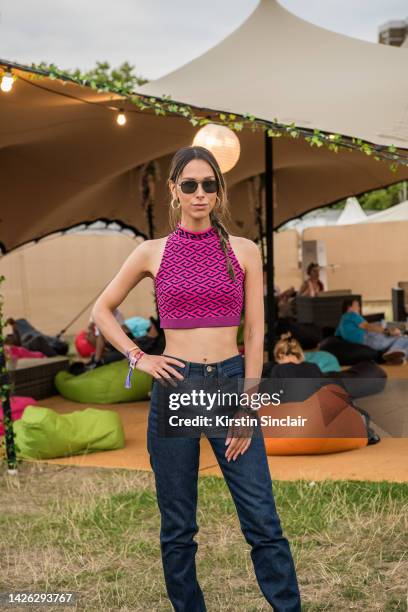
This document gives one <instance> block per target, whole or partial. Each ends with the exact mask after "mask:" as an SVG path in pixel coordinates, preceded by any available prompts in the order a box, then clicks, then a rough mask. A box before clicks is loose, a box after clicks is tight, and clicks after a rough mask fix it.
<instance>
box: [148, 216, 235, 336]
mask: <svg viewBox="0 0 408 612" xmlns="http://www.w3.org/2000/svg"><path fill="white" fill-rule="evenodd" d="M227 250H228V254H229V257H230V261H231V264H232V267H233V269H234V273H235V281H233V280H232V279H231V278H230V277H229V274H228V268H227V259H226V257H225V254H224V253H223V251H222V249H221V245H220V241H219V238H218V234H217V232H216V230H215V229H214V228H213V227H210V228H208V229H206V230H203V231H201V232H193V231H191V230H187V229H186V228H184V227H182V226H181V225H180V224H179V223H178V224H177V227H176V229H175V230H174V231H173V232H172V233H171V234H169V236H168V238H167V241H166V245H165V248H164V252H163V257H162V260H161V262H160V267H159V270H158V272H157V275H156V278H155V289H156V299H157V306H158V310H159V317H160V326H161V327H162V328H163V329H168V328H192V327H224V326H235V325H239V324H240V320H241V313H242V308H243V304H244V277H245V273H244V271H243V270H242V268H241V266H240V264H239V262H238V260H237V258H236V256H235V253H234V251H233V249H232V247H231V245H230V242H229V241H228V242H227Z"/></svg>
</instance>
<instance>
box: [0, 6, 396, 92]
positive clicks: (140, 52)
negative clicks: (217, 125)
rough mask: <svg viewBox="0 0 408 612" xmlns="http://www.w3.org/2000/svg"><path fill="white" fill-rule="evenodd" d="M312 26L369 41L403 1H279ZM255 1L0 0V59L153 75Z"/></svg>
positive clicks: (207, 41) (242, 16) (185, 57)
mask: <svg viewBox="0 0 408 612" xmlns="http://www.w3.org/2000/svg"><path fill="white" fill-rule="evenodd" d="M279 3H280V4H281V5H282V6H284V7H285V8H286V9H288V10H289V11H291V12H292V13H294V14H295V15H298V16H299V17H301V18H302V19H305V20H307V21H310V22H312V23H314V24H316V25H319V26H321V27H324V28H327V29H329V30H333V31H335V32H339V33H342V34H346V35H348V36H353V37H356V38H360V39H363V40H367V41H371V42H373V43H375V42H377V38H378V27H379V26H380V25H382V24H383V23H384V22H386V21H389V20H391V19H392V20H394V19H408V2H407V0H279ZM257 4H258V0H206V1H205V2H192V0H171V2H170V1H169V0H116V2H112V0H86V1H85V0H17V1H16V0H0V58H1V59H8V60H13V61H15V62H18V63H22V64H31V62H35V63H39V62H41V61H45V62H47V63H54V64H57V66H59V67H60V68H62V69H73V68H80V69H81V70H86V69H89V68H92V67H93V66H94V65H95V63H96V61H105V60H106V61H108V62H109V63H110V65H111V66H112V67H116V66H119V65H120V64H121V63H122V62H124V61H128V62H129V63H130V64H132V65H134V66H135V73H136V74H138V75H140V76H143V77H144V78H146V79H149V80H150V79H156V78H159V77H161V76H163V75H165V74H167V73H168V72H171V71H172V70H175V69H176V68H178V67H179V66H181V65H183V64H185V63H187V62H188V61H190V60H192V59H194V58H195V57H197V56H199V55H201V54H202V53H204V52H205V51H207V50H208V49H210V48H211V47H212V46H214V45H216V44H217V43H218V42H219V41H221V40H222V39H223V38H225V37H226V36H228V34H230V33H231V32H232V31H233V30H235V29H236V28H237V27H238V26H239V25H240V24H241V23H242V22H243V21H245V20H246V18H247V17H248V16H249V15H250V14H251V13H252V11H253V10H254V8H255V7H256V6H257Z"/></svg>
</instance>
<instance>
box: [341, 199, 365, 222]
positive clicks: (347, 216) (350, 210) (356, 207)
mask: <svg viewBox="0 0 408 612" xmlns="http://www.w3.org/2000/svg"><path fill="white" fill-rule="evenodd" d="M366 218H367V215H366V214H365V212H364V210H363V209H362V208H361V206H360V202H359V201H358V200H357V198H347V202H346V205H345V207H344V208H343V210H342V212H341V215H340V216H339V218H338V219H337V221H336V225H351V224H353V223H360V222H362V221H365V220H366Z"/></svg>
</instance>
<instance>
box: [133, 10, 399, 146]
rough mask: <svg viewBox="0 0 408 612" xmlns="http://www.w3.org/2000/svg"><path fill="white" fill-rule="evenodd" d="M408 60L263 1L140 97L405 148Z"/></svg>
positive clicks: (142, 90)
mask: <svg viewBox="0 0 408 612" xmlns="http://www.w3.org/2000/svg"><path fill="white" fill-rule="evenodd" d="M406 59H407V58H406V56H405V53H401V50H400V48H396V47H392V46H387V45H378V44H374V43H370V42H365V41H361V40H357V39H354V38H350V37H348V36H344V35H342V34H337V33H334V32H331V31H328V30H325V29H323V28H320V27H318V26H316V25H313V24H311V23H309V22H306V21H304V20H302V19H300V18H299V17H296V16H295V15H293V14H292V13H290V12H288V11H287V10H285V9H284V8H283V7H282V6H281V5H280V4H279V3H278V2H277V1H276V0H261V2H260V3H259V5H258V6H257V8H256V9H255V11H254V12H253V13H252V14H251V15H250V17H249V18H248V19H247V21H245V22H244V23H243V24H242V25H241V26H240V27H239V28H238V29H237V30H235V31H234V32H233V33H232V34H230V35H229V36H228V37H227V38H225V39H224V40H223V41H221V42H220V43H219V44H218V45H216V46H215V47H213V48H212V49H210V50H209V51H207V52H206V53H205V54H203V55H201V56H200V57H198V58H197V59H194V60H192V61H191V62H189V63H187V64H185V65H184V66H182V67H181V68H179V69H177V70H174V71H173V72H170V73H169V74H167V75H166V76H164V77H162V78H160V79H157V80H156V81H152V82H150V83H147V84H146V85H144V86H143V87H141V88H139V92H140V93H145V94H149V95H153V96H157V97H161V96H163V95H169V96H170V97H171V98H172V99H173V100H177V101H182V102H184V103H187V104H191V105H193V106H199V107H203V108H209V109H214V110H223V111H229V112H233V113H239V114H244V113H251V114H252V115H255V116H256V117H257V118H259V119H265V120H269V121H273V120H274V119H275V118H277V119H278V121H280V122H283V123H288V124H289V123H292V122H294V123H295V124H296V125H297V126H299V127H304V128H318V129H320V130H324V131H328V132H337V133H339V134H342V135H345V136H355V137H359V138H362V139H365V140H367V141H369V142H373V143H376V144H379V145H389V144H395V145H396V146H398V147H403V148H408V114H407V110H406V104H407V99H408V80H407V79H406V78H405V75H406V70H407V62H406Z"/></svg>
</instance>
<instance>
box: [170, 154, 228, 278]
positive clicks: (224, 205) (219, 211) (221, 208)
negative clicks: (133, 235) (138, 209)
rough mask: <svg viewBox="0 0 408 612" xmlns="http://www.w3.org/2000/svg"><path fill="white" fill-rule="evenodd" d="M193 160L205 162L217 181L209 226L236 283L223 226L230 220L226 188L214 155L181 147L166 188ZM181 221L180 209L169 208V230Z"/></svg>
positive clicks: (174, 181)
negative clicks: (213, 231) (214, 202)
mask: <svg viewBox="0 0 408 612" xmlns="http://www.w3.org/2000/svg"><path fill="white" fill-rule="evenodd" d="M193 159H201V160H203V161H205V162H207V163H208V164H209V165H210V166H211V168H212V170H213V171H214V174H215V179H216V181H217V187H218V189H217V203H216V205H215V207H214V208H213V210H212V211H211V213H210V222H211V226H212V227H213V228H214V230H215V231H216V233H217V236H218V239H219V242H220V247H221V249H222V252H223V253H224V255H225V261H226V266H227V272H228V276H229V277H230V279H231V280H233V281H236V277H235V272H234V268H233V266H232V262H231V258H230V256H229V253H228V241H229V236H228V231H227V229H226V227H225V225H224V219H226V218H230V213H229V209H228V199H227V186H226V184H225V180H224V177H223V174H222V172H221V169H220V167H219V164H218V162H217V160H216V159H215V157H214V155H213V154H212V153H211V151H209V150H208V149H206V148H205V147H199V146H196V147H183V148H181V149H179V150H178V151H177V152H176V153H175V155H174V156H173V159H172V161H171V164H170V171H169V178H168V181H167V183H168V186H169V188H170V182H173V183H177V180H178V178H179V176H180V174H181V173H182V171H183V169H184V167H185V166H186V165H187V164H188V163H189V162H190V161H192V160H193ZM180 219H181V211H180V209H179V208H178V209H176V210H174V209H173V207H172V206H169V221H170V227H171V229H173V230H174V229H175V228H176V226H177V223H179V221H180Z"/></svg>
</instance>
